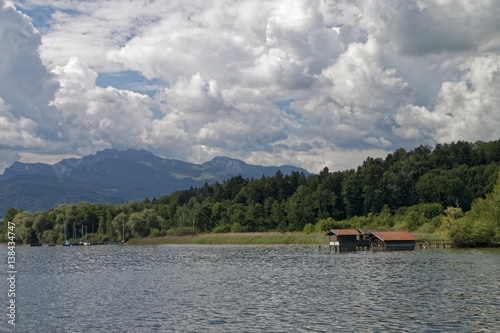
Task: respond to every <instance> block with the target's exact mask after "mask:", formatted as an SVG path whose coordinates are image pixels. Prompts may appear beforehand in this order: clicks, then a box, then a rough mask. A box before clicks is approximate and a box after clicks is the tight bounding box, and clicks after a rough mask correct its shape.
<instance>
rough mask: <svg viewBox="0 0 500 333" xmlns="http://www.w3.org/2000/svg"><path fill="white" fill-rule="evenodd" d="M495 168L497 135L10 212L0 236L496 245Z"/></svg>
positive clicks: (499, 152)
mask: <svg viewBox="0 0 500 333" xmlns="http://www.w3.org/2000/svg"><path fill="white" fill-rule="evenodd" d="M499 164H500V140H498V141H492V142H476V143H469V142H465V141H458V142H453V143H451V144H438V145H436V146H435V147H432V148H431V147H429V146H420V147H418V148H416V149H413V150H411V151H406V150H404V149H398V150H396V151H395V152H394V153H391V154H389V155H387V157H386V158H385V159H382V158H370V157H369V158H367V159H366V160H365V161H364V162H363V163H362V165H361V166H359V167H358V168H357V169H355V170H354V169H351V170H345V171H335V172H330V170H328V168H326V167H325V168H324V169H323V170H322V171H321V172H320V173H319V174H314V175H309V176H306V175H304V174H303V173H298V172H293V173H291V174H290V175H284V174H283V173H282V172H281V171H277V172H276V174H275V175H274V176H273V177H262V178H260V179H243V178H242V177H241V176H238V177H233V178H231V179H229V180H227V181H224V182H222V183H219V182H217V183H214V184H210V185H209V184H205V185H204V186H203V187H201V188H190V189H188V190H183V191H176V192H173V193H171V194H169V195H166V196H163V197H160V198H158V199H157V198H154V199H152V200H149V199H148V198H146V199H145V200H143V201H140V202H127V203H122V204H118V205H104V204H98V203H95V204H91V203H86V202H81V203H78V204H61V205H59V206H58V207H56V208H53V209H50V210H49V211H41V212H37V213H34V214H32V213H29V212H24V211H20V210H16V209H15V208H9V209H7V211H6V212H5V215H4V219H3V221H4V223H3V226H2V228H3V232H2V234H1V235H0V237H5V235H6V224H7V223H6V221H13V222H14V223H15V224H16V229H17V234H16V238H17V240H18V241H19V242H23V243H28V244H30V243H42V242H44V243H45V242H50V241H53V242H61V241H63V240H64V239H65V238H68V239H73V238H74V239H75V240H76V239H81V238H82V237H83V235H85V238H87V239H89V240H91V241H98V240H101V241H106V240H115V241H121V240H123V239H124V240H125V241H126V240H128V239H130V238H133V237H155V236H162V235H167V234H168V235H182V234H185V233H194V232H202V233H203V232H216V233H217V232H255V231H283V232H284V231H306V232H310V231H324V230H328V229H330V228H341V227H342V228H344V227H354V228H374V227H385V228H389V229H395V230H396V229H398V230H401V229H404V230H409V231H421V232H427V233H432V232H434V231H436V230H442V231H445V232H446V234H447V235H448V236H449V237H450V239H451V240H452V241H453V242H454V244H456V245H460V246H474V245H494V244H500V230H499V229H500V227H499V223H500V222H499V218H500V217H499V216H498V205H497V206H496V207H497V208H496V210H491V212H490V213H487V214H486V213H484V211H485V209H486V208H487V207H490V208H491V207H494V206H491V205H494V204H495V203H498V200H499V199H498V196H499V193H498V191H499V188H498V186H499V185H498V183H499V181H498V175H499ZM495 184H496V185H495ZM495 186H496V187H495ZM494 191H497V192H496V193H495V192H494ZM495 212H496V213H495ZM488 214H489V215H488ZM495 214H497V215H495ZM464 235H466V236H464ZM0 241H1V239H0Z"/></svg>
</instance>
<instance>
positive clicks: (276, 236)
mask: <svg viewBox="0 0 500 333" xmlns="http://www.w3.org/2000/svg"><path fill="white" fill-rule="evenodd" d="M128 244H130V245H159V244H249V245H250V244H277V245H278V244H298V245H300V244H306V245H307V244H309V245H328V237H327V236H325V235H324V234H323V233H311V234H308V235H306V234H304V233H303V232H285V233H280V232H251V233H227V234H200V235H192V236H179V237H173V236H167V237H156V238H135V239H131V240H129V241H128Z"/></svg>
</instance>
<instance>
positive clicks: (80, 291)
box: [0, 245, 500, 332]
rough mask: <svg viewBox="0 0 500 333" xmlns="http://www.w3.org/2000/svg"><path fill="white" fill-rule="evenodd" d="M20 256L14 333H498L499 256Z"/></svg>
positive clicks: (181, 252)
mask: <svg viewBox="0 0 500 333" xmlns="http://www.w3.org/2000/svg"><path fill="white" fill-rule="evenodd" d="M0 250H1V251H2V253H4V255H5V257H7V248H6V247H5V246H1V247H0ZM16 250H17V258H16V259H17V268H18V273H17V281H16V305H17V308H16V311H17V312H16V315H17V317H16V326H15V330H14V331H17V332H261V331H265V332H304V331H307V332H500V249H496V250H452V249H446V250H445V249H431V250H415V251H408V252H369V251H368V252H349V253H335V252H329V251H328V250H327V249H326V248H323V249H322V250H321V251H320V250H319V249H318V247H316V246H212V245H210V246H192V245H161V246H119V245H117V246H111V245H110V246H89V247H83V246H79V247H51V248H49V247H43V248H41V247H38V248H27V247H17V248H16ZM6 263H7V260H4V267H5V269H4V273H3V274H4V275H3V276H6V273H5V272H6V271H7V268H6ZM0 286H1V288H3V289H4V291H2V292H1V293H2V298H1V300H2V304H3V305H4V306H3V309H4V310H3V312H4V314H3V315H2V317H3V319H2V322H1V323H0V331H6V332H7V330H6V329H10V328H11V326H10V325H8V324H7V319H8V318H7V315H6V314H7V305H8V303H7V302H8V299H7V290H8V287H9V286H8V281H7V280H6V279H5V278H4V279H3V282H2V283H1V284H0ZM2 329H4V330H2Z"/></svg>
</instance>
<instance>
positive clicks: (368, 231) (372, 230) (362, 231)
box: [359, 229, 388, 236]
mask: <svg viewBox="0 0 500 333" xmlns="http://www.w3.org/2000/svg"><path fill="white" fill-rule="evenodd" d="M377 231H388V230H387V229H359V232H361V233H362V234H363V235H365V236H368V235H369V234H371V233H372V232H377Z"/></svg>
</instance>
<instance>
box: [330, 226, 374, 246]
mask: <svg viewBox="0 0 500 333" xmlns="http://www.w3.org/2000/svg"><path fill="white" fill-rule="evenodd" d="M325 235H327V236H328V242H329V244H330V249H332V248H333V249H334V250H335V251H337V250H338V251H344V250H345V251H356V250H359V249H363V250H364V249H368V247H369V246H370V243H369V242H368V240H365V239H363V234H362V233H361V232H359V231H358V230H355V229H332V230H329V231H327V232H326V233H325Z"/></svg>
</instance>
